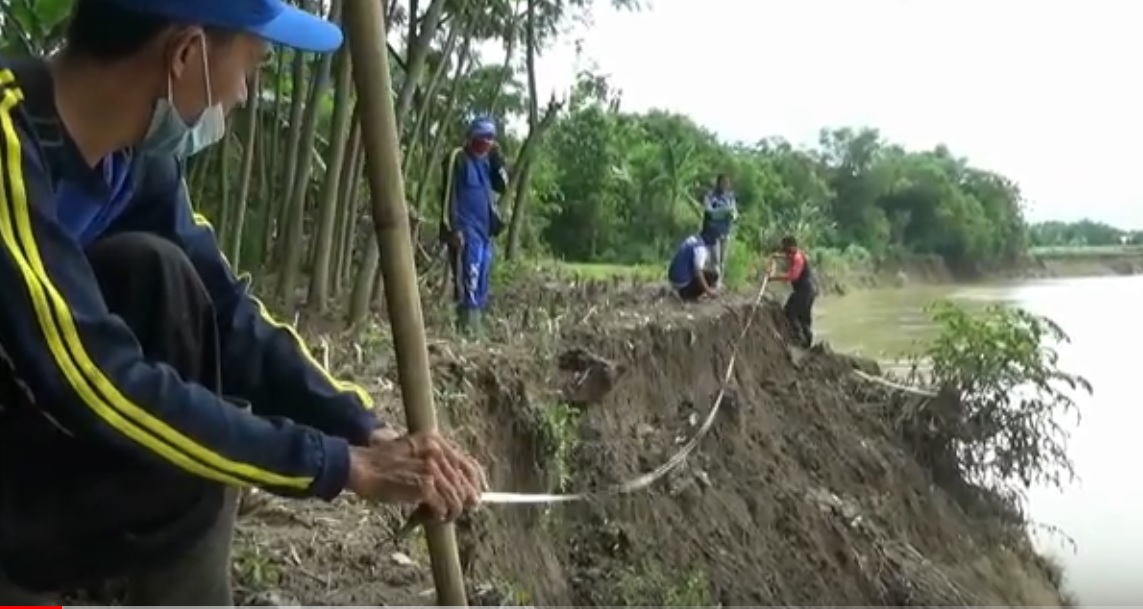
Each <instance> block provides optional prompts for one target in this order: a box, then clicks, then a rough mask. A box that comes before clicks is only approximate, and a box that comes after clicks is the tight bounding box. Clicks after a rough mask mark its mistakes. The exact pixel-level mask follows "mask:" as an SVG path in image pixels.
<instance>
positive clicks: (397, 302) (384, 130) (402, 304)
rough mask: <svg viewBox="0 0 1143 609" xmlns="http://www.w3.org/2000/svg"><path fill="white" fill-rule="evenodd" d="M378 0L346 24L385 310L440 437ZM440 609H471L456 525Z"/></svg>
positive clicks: (442, 563)
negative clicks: (451, 608)
mask: <svg viewBox="0 0 1143 609" xmlns="http://www.w3.org/2000/svg"><path fill="white" fill-rule="evenodd" d="M381 7H382V4H381V2H378V1H377V0H349V1H348V2H346V4H345V8H344V16H345V18H344V19H343V20H342V23H343V26H344V27H345V34H346V38H347V40H348V44H349V52H350V55H351V57H352V58H353V80H354V83H355V84H356V86H357V100H358V102H357V103H358V108H360V110H361V114H360V120H361V135H362V142H363V144H364V148H365V167H366V172H365V173H366V175H367V179H368V180H369V191H370V199H371V200H372V211H373V225H374V227H375V229H376V231H377V241H378V243H379V244H380V250H381V276H382V278H383V280H384V282H385V302H386V305H387V306H388V308H389V323H390V326H391V327H392V332H393V344H394V347H395V349H396V352H397V372H398V379H399V380H400V383H401V397H402V401H403V402H404V404H405V418H406V422H407V423H408V425H409V431H410V432H416V431H427V430H431V429H436V427H437V416H436V409H435V406H434V405H433V387H432V378H431V377H430V376H429V356H428V350H427V347H426V344H425V324H424V316H423V314H422V312H421V298H420V292H419V291H418V289H417V271H416V267H415V265H414V263H413V242H412V237H411V235H410V231H409V209H408V205H407V203H406V202H405V182H404V179H403V177H402V175H403V174H402V172H401V155H400V141H399V139H398V136H397V120H396V116H395V112H394V108H393V83H392V77H391V75H390V72H389V53H388V48H387V45H386V40H385V31H386V30H385V15H384V13H383V12H382V10H381ZM425 535H426V537H427V538H428V544H429V556H430V558H431V560H432V567H433V582H434V583H435V584H436V589H437V604H438V605H447V606H454V607H455V606H466V605H467V604H468V599H467V597H466V595H465V589H464V574H463V573H462V572H461V568H460V557H459V555H458V554H457V547H456V531H455V530H454V528H453V526H452V525H451V524H447V525H446V524H440V523H426V524H425Z"/></svg>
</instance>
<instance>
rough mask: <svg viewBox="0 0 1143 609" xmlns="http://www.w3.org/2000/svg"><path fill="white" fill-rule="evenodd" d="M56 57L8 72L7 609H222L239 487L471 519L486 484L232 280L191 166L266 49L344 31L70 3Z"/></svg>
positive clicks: (212, 8)
mask: <svg viewBox="0 0 1143 609" xmlns="http://www.w3.org/2000/svg"><path fill="white" fill-rule="evenodd" d="M73 11H74V13H73V15H72V16H71V19H70V21H69V25H68V30H67V32H66V41H65V47H64V49H63V50H62V51H61V52H59V53H58V54H56V55H54V56H53V57H52V58H50V59H47V60H42V59H20V60H16V59H0V285H3V286H4V288H3V290H0V605H39V604H49V605H50V604H58V601H52V600H49V599H50V598H51V595H52V594H53V593H56V592H58V591H62V590H67V589H72V588H75V587H77V586H82V585H87V584H92V583H96V582H100V581H103V580H105V579H111V578H114V579H126V580H127V581H128V584H129V585H128V590H129V592H128V598H127V604H133V605H216V606H220V605H221V606H225V605H231V604H233V598H232V595H231V591H230V580H229V573H230V564H229V557H230V554H229V553H230V542H231V538H232V534H233V527H234V518H235V509H236V498H237V489H238V488H240V487H250V486H257V487H260V488H263V489H265V490H267V491H269V492H273V493H276V494H279V495H282V496H286V497H299V498H303V497H316V498H321V499H326V500H330V499H333V498H334V497H337V496H338V495H340V494H341V493H342V491H343V490H350V491H352V492H354V493H356V494H357V495H359V496H361V497H363V498H365V499H368V500H375V501H382V502H403V503H411V504H421V505H423V506H425V507H427V508H428V509H430V510H431V511H432V512H434V514H435V515H436V516H437V517H439V518H441V519H445V520H447V519H452V518H456V517H457V516H458V515H459V514H460V513H461V512H462V511H463V510H465V509H467V508H468V507H471V506H473V505H475V503H476V502H477V501H478V500H479V493H480V490H481V488H480V487H481V486H482V485H483V478H482V474H481V472H480V468H479V466H478V465H477V464H476V463H475V462H474V461H472V459H471V458H469V457H468V456H466V455H464V454H463V453H461V452H460V451H459V450H458V449H457V448H456V447H454V446H453V445H452V444H450V443H448V442H446V441H444V440H442V439H441V438H440V437H439V436H437V435H436V434H414V435H401V434H399V433H398V432H396V431H394V430H393V429H391V428H388V427H385V426H384V425H383V424H382V423H380V422H379V421H378V420H377V419H376V418H375V417H374V416H373V414H372V413H371V412H370V410H369V406H370V402H369V398H368V396H367V395H366V394H365V392H364V391H362V390H361V389H360V388H357V387H354V386H352V385H349V384H347V383H345V382H342V381H338V380H334V379H332V378H331V377H330V376H329V375H328V374H327V373H326V372H325V371H324V370H323V369H322V368H321V367H320V366H319V365H318V364H317V363H316V362H315V361H314V360H313V358H312V357H311V356H310V355H309V353H308V352H307V351H306V348H305V347H304V345H303V344H302V343H301V342H300V341H299V339H298V337H297V334H296V333H295V332H294V330H293V329H291V328H290V327H288V326H286V325H284V324H281V323H278V322H276V321H274V320H272V319H271V318H270V317H269V316H268V314H267V312H266V310H265V308H264V307H263V306H262V304H261V303H260V302H259V301H258V300H256V299H255V298H254V297H253V296H251V295H250V294H249V293H248V292H247V290H246V287H245V285H244V283H243V282H242V281H241V280H239V279H238V278H237V277H236V276H235V275H234V273H233V271H232V270H231V269H230V268H229V267H228V265H227V263H226V261H225V259H224V258H223V256H222V255H221V253H220V252H219V249H218V245H217V243H216V241H215V238H214V236H213V234H212V232H211V230H210V228H209V226H208V225H207V224H206V222H205V220H204V219H203V218H201V217H200V216H199V215H197V214H196V213H195V212H194V211H193V209H192V206H191V203H190V201H189V200H188V199H187V193H186V186H185V182H184V180H183V161H184V160H185V158H186V157H187V156H188V155H191V154H194V153H196V152H198V151H200V150H202V149H203V148H204V147H206V146H209V145H211V144H213V143H215V142H217V141H218V140H219V139H221V138H222V137H223V135H224V132H225V126H226V124H225V123H226V116H227V114H228V112H229V111H230V110H231V108H233V107H234V106H235V105H237V104H238V103H240V102H241V101H242V100H243V99H244V98H245V97H246V96H247V91H246V85H245V83H246V79H247V77H248V76H249V74H250V73H251V72H253V71H254V70H256V69H258V67H259V65H260V64H261V62H262V61H263V59H264V56H265V54H266V52H267V45H268V44H269V43H280V44H284V45H288V46H291V47H294V48H296V49H299V50H301V51H311V52H330V51H333V50H334V49H336V48H337V47H339V46H340V44H341V41H342V35H341V32H340V30H339V29H338V28H337V27H336V26H335V25H332V24H330V23H327V22H325V21H324V20H322V19H320V18H318V17H315V16H312V15H309V14H307V13H305V12H302V11H300V10H299V9H296V8H293V7H291V6H290V5H288V4H286V3H285V2H284V1H283V0H77V1H76V2H75V5H74V9H73Z"/></svg>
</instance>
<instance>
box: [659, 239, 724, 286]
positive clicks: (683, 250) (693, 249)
mask: <svg viewBox="0 0 1143 609" xmlns="http://www.w3.org/2000/svg"><path fill="white" fill-rule="evenodd" d="M718 239H719V233H718V232H717V231H712V230H707V231H703V232H702V233H700V234H698V235H691V236H690V237H687V238H686V239H684V240H683V242H682V243H681V244H679V248H678V249H677V250H676V251H675V256H674V257H673V258H671V264H670V266H669V267H667V279H668V280H669V281H670V282H671V287H673V288H674V289H675V291H676V292H677V293H678V295H679V298H681V299H683V300H685V301H694V300H698V299H699V298H702V297H703V296H714V295H716V294H717V293H718V282H719V273H718V266H717V261H716V258H715V255H714V251H713V250H714V248H715V247H717V246H716V244H717V243H718Z"/></svg>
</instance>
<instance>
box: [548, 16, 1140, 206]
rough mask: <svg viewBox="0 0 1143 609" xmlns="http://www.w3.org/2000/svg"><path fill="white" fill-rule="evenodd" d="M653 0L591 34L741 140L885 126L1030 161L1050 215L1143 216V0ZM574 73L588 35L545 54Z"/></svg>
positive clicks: (635, 74) (637, 86)
mask: <svg viewBox="0 0 1143 609" xmlns="http://www.w3.org/2000/svg"><path fill="white" fill-rule="evenodd" d="M652 2H653V5H652V6H651V8H650V9H649V10H646V11H644V12H641V13H617V12H615V11H613V10H611V9H604V8H602V7H601V8H599V9H597V10H596V17H595V24H594V26H593V27H592V28H590V29H589V30H587V31H583V32H580V33H579V35H581V36H582V37H583V38H584V50H585V53H586V55H587V56H588V58H590V59H592V60H594V61H595V62H597V63H598V65H599V67H600V69H601V71H602V72H604V73H608V74H610V75H611V76H612V79H613V83H614V84H615V85H616V86H618V87H620V88H622V89H623V90H624V93H625V94H624V107H625V108H626V109H631V110H642V109H646V108H650V107H665V108H668V109H671V110H674V111H678V112H683V113H686V114H688V115H690V116H692V117H694V119H695V120H697V121H698V122H699V123H701V124H703V125H705V126H707V127H709V128H711V129H713V130H714V131H716V132H717V133H719V134H720V135H721V136H722V137H724V138H726V139H731V140H735V139H737V140H747V141H751V140H756V139H759V138H761V137H764V136H770V135H781V136H784V137H786V138H788V139H790V140H793V141H797V142H811V141H814V140H815V139H816V134H817V131H818V129H819V128H821V127H823V126H843V125H848V126H859V125H860V126H864V125H868V126H873V127H877V128H880V129H881V130H882V132H883V133H884V134H885V135H886V136H887V137H889V138H890V139H892V140H894V141H896V142H899V143H902V144H904V145H906V146H908V147H911V148H929V147H931V146H933V145H935V144H937V143H939V142H943V143H945V144H948V145H949V147H950V148H952V149H953V151H954V152H956V153H958V154H961V155H964V156H967V157H968V158H969V159H970V160H971V161H972V162H973V163H975V164H978V165H980V166H983V167H986V168H989V169H992V170H995V171H999V172H1001V173H1004V174H1006V175H1008V176H1010V177H1012V178H1013V179H1015V180H1017V181H1018V182H1019V183H1020V184H1021V186H1022V187H1023V189H1024V191H1025V194H1026V196H1027V197H1028V198H1029V200H1030V201H1031V202H1032V203H1033V209H1032V210H1031V213H1032V215H1033V217H1038V218H1045V217H1058V218H1078V217H1082V216H1091V217H1095V218H1098V219H1102V220H1106V221H1109V222H1113V223H1117V224H1122V225H1130V226H1138V227H1143V205H1141V204H1143V186H1141V184H1143V179H1140V178H1139V177H1138V174H1139V171H1138V170H1139V166H1140V162H1141V161H1143V155H1140V153H1139V152H1138V151H1137V148H1138V146H1139V144H1140V142H1143V114H1141V112H1140V110H1141V109H1143V88H1140V87H1139V86H1137V84H1138V83H1137V80H1138V77H1137V74H1138V73H1139V72H1140V70H1141V66H1140V63H1141V62H1143V37H1139V36H1138V35H1136V32H1137V31H1138V28H1139V27H1140V25H1141V24H1143V6H1140V5H1137V4H1135V3H1132V2H1129V1H1128V0H1122V1H1116V0H1086V1H1084V0H1054V1H1041V2H1033V1H1031V0H1004V1H1003V2H996V1H991V2H989V1H986V0H783V1H781V2H779V1H777V0H704V1H703V2H695V1H694V0H652ZM600 4H601V5H602V4H603V2H600ZM1136 6H1140V8H1138V9H1137V8H1135V7H1136ZM1137 13H1138V14H1137ZM573 74H574V52H573V50H572V45H571V44H570V41H569V42H568V43H565V44H563V45H561V46H560V47H558V48H555V49H552V50H550V51H549V52H548V53H547V54H546V55H545V57H544V59H543V62H542V73H541V76H542V79H541V80H542V83H543V87H544V88H545V89H551V88H558V89H565V88H566V87H567V86H568V85H569V84H570V82H571V79H572V77H573Z"/></svg>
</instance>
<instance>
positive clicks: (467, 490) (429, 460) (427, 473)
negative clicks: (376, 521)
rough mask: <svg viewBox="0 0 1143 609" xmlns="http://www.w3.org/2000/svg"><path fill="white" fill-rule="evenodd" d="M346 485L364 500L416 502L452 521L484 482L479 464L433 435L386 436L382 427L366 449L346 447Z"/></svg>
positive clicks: (473, 504)
mask: <svg viewBox="0 0 1143 609" xmlns="http://www.w3.org/2000/svg"><path fill="white" fill-rule="evenodd" d="M348 486H349V490H351V491H353V492H354V493H355V494H357V495H358V496H359V497H361V498H363V499H367V500H370V501H379V502H382V503H412V504H420V505H423V506H425V507H426V508H427V509H428V510H429V511H430V512H431V514H432V515H433V516H435V517H436V518H437V519H438V520H441V521H452V520H455V519H456V518H457V517H459V516H460V515H461V513H463V512H464V511H465V510H467V509H470V508H473V507H476V505H477V504H479V503H480V494H481V493H482V492H483V491H484V490H485V488H486V483H485V479H484V472H483V470H482V469H481V467H480V465H479V464H477V463H476V461H475V460H473V459H472V458H471V457H469V456H468V455H466V454H464V453H463V452H461V451H460V449H458V448H456V447H455V446H453V444H452V443H450V442H448V441H447V440H445V439H443V438H441V437H440V436H439V435H438V434H436V433H416V434H412V435H408V436H400V437H397V438H391V431H386V429H385V428H381V429H378V430H377V431H376V432H374V435H373V437H372V438H370V446H369V447H368V448H359V447H354V448H351V449H350V465H349V485H348Z"/></svg>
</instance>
